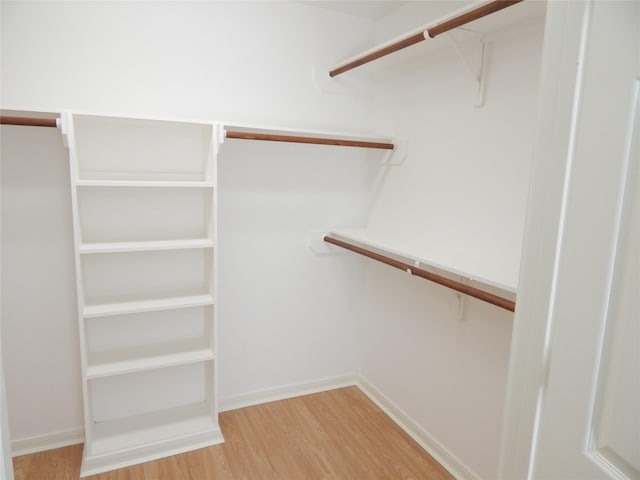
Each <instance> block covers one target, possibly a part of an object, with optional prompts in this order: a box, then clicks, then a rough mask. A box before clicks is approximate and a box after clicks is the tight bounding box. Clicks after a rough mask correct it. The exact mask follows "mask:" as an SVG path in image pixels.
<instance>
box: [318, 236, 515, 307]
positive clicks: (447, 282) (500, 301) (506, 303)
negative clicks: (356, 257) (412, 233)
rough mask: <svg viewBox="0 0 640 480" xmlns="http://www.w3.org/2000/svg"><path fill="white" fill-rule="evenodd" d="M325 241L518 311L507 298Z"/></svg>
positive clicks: (367, 251)
mask: <svg viewBox="0 0 640 480" xmlns="http://www.w3.org/2000/svg"><path fill="white" fill-rule="evenodd" d="M324 241H325V242H327V243H331V244H333V245H337V246H339V247H342V248H346V249H347V250H351V251H352V252H355V253H359V254H360V255H364V256H365V257H369V258H373V259H374V260H378V261H379V262H382V263H385V264H387V265H390V266H392V267H395V268H399V269H400V270H404V271H406V272H409V273H410V274H411V275H415V276H416V277H421V278H424V279H427V280H431V281H432V282H435V283H438V284H440V285H444V286H445V287H448V288H451V289H453V290H456V291H457V292H460V293H464V294H465V295H469V296H471V297H475V298H477V299H479V300H482V301H484V302H487V303H490V304H492V305H495V306H497V307H500V308H504V309H505V310H509V311H510V312H514V311H515V309H516V303H515V302H513V301H511V300H509V299H507V298H503V297H500V296H498V295H494V294H493V293H489V292H485V291H484V290H480V289H479V288H475V287H472V286H469V285H465V284H464V283H462V282H458V281H456V280H451V279H450V278H447V277H443V276H442V275H438V274H436V273H433V272H429V271H427V270H424V269H422V268H418V267H415V266H413V265H409V264H408V263H404V262H400V261H399V260H394V259H393V258H389V257H386V256H384V255H381V254H379V253H376V252H372V251H371V250H367V249H366V248H362V247H358V246H356V245H353V244H351V243H348V242H343V241H342V240H337V239H335V238H333V237H329V236H326V237H324Z"/></svg>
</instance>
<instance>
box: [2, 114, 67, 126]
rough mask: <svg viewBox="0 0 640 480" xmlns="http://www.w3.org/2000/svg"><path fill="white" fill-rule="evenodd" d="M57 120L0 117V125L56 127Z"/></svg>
mask: <svg viewBox="0 0 640 480" xmlns="http://www.w3.org/2000/svg"><path fill="white" fill-rule="evenodd" d="M57 122H58V119H57V118H36V117H13V116H7V115H0V125H23V126H28V127H54V128H55V127H57V126H58V123H57Z"/></svg>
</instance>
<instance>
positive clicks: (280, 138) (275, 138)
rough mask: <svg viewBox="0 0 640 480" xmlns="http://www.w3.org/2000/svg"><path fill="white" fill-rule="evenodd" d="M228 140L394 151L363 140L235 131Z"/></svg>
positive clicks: (391, 148)
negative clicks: (237, 139)
mask: <svg viewBox="0 0 640 480" xmlns="http://www.w3.org/2000/svg"><path fill="white" fill-rule="evenodd" d="M226 137H227V138H239V139H242V140H265V141H268V142H292V143H312V144H316V145H338V146H341V147H362V148H379V149H383V150H393V149H394V148H395V145H394V144H393V143H384V142H367V141H361V140H341V139H338V138H318V137H304V136H299V135H274V134H271V133H250V132H238V131H234V130H227V131H226Z"/></svg>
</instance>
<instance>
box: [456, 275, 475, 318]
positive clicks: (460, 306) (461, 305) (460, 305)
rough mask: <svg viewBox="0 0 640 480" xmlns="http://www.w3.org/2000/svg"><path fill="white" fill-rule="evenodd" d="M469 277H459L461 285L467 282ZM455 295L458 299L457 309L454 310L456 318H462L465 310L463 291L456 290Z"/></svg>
mask: <svg viewBox="0 0 640 480" xmlns="http://www.w3.org/2000/svg"><path fill="white" fill-rule="evenodd" d="M470 280H471V279H467V278H465V277H461V278H460V283H462V284H463V285H465V284H467V283H468V281H470ZM456 297H457V299H458V309H457V311H456V320H460V321H461V320H464V314H465V311H466V308H465V307H466V300H465V298H466V295H465V294H464V293H460V292H457V293H456Z"/></svg>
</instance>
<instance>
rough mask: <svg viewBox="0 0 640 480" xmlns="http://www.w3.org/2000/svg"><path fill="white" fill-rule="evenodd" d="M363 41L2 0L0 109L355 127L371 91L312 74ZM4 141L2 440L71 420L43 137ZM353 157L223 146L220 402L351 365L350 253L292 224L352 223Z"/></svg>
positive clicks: (31, 134) (30, 134) (238, 22)
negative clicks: (328, 84)
mask: <svg viewBox="0 0 640 480" xmlns="http://www.w3.org/2000/svg"><path fill="white" fill-rule="evenodd" d="M372 34H373V26H372V23H371V22H369V21H364V20H359V19H357V18H355V17H352V16H348V15H341V14H337V13H334V12H329V11H325V10H321V9H317V8H313V7H310V6H305V5H300V4H297V3H281V2H255V3H252V2H139V3H134V2H104V3H102V2H87V3H81V2H41V3H38V2H33V3H32V2H4V1H3V2H2V42H1V43H2V91H1V94H2V95H1V97H2V102H3V104H2V108H5V109H35V110H44V111H60V110H66V109H69V110H83V111H91V112H96V113H107V112H108V113H118V114H123V115H127V114H130V115H138V116H154V115H157V116H161V117H188V118H201V119H214V120H235V121H244V122H256V123H259V122H265V123H269V124H276V125H277V124H282V125H285V126H291V127H298V128H303V127H306V128H321V129H328V130H340V129H349V130H352V131H356V130H357V131H365V130H368V128H369V126H370V124H371V122H370V112H371V108H370V106H371V99H368V98H365V97H358V96H356V97H349V96H343V95H327V94H323V93H321V92H320V91H319V90H317V89H316V87H315V85H314V83H313V81H312V80H313V77H312V67H313V64H314V63H318V64H329V63H331V62H333V61H334V60H336V59H337V58H339V57H340V56H341V55H342V51H343V45H344V44H350V45H354V44H355V45H358V44H360V45H362V46H364V45H366V44H368V43H370V42H371V37H372ZM3 135H4V136H3V149H5V150H3V152H2V153H3V155H2V164H3V165H2V166H3V173H4V170H5V169H6V170H7V173H9V175H7V176H6V177H5V176H3V179H2V194H3V200H4V199H5V197H6V198H7V200H8V201H7V202H6V203H4V202H3V212H2V213H3V243H2V248H3V252H2V253H3V258H4V259H5V260H6V262H5V263H4V264H3V270H2V273H3V278H2V280H3V289H4V291H3V322H4V323H5V324H6V330H5V335H4V338H3V342H4V344H5V346H6V347H7V351H6V357H5V358H6V367H7V389H8V394H9V406H10V417H11V418H10V420H11V430H12V432H11V433H12V439H13V440H16V439H22V438H24V437H27V436H31V435H34V434H45V433H52V432H54V431H56V430H59V429H64V428H70V429H71V428H75V427H78V426H81V396H80V372H79V368H78V367H79V363H78V359H77V355H78V354H77V328H76V319H75V313H74V312H73V311H72V310H70V309H71V305H72V304H73V301H72V300H73V295H74V292H75V284H74V280H73V276H72V274H71V273H70V272H72V265H73V263H72V258H71V256H70V255H71V248H72V243H71V220H70V207H69V205H68V204H67V203H66V202H68V196H69V186H68V180H67V176H68V173H67V165H66V163H65V162H64V161H63V156H64V152H63V151H62V147H61V146H60V145H59V144H56V139H57V141H58V142H59V134H58V133H57V132H56V131H54V130H48V131H47V133H42V132H40V131H38V133H36V130H33V129H29V128H18V127H12V128H6V129H5V128H3ZM5 145H6V148H5ZM45 153H46V155H45ZM365 155H366V153H364V152H362V151H357V150H356V149H354V150H348V151H347V150H342V149H334V148H332V147H313V146H307V147H305V146H293V145H267V144H261V143H257V142H256V143H253V144H250V143H246V144H245V143H242V142H239V141H235V142H234V141H231V140H229V141H227V143H226V144H225V146H224V153H223V158H222V160H221V164H220V197H219V203H220V223H219V230H220V235H219V244H220V247H219V248H220V271H219V277H220V288H219V296H218V301H219V338H220V339H221V341H220V343H219V350H220V362H219V365H220V369H219V374H220V383H219V388H220V392H219V393H220V395H221V397H223V398H233V397H235V396H236V395H241V394H246V393H250V392H253V391H256V390H259V389H264V388H273V387H278V386H282V385H285V384H291V383H297V382H304V381H312V380H316V379H321V378H325V377H331V376H335V375H340V374H345V373H351V372H353V371H354V370H355V369H356V358H357V351H356V350H355V349H354V347H353V345H354V344H355V332H354V325H355V323H354V317H355V314H354V313H353V312H354V308H355V306H354V305H352V304H351V303H350V300H349V299H348V292H350V291H352V290H353V288H355V287H354V283H353V282H354V281H355V279H354V275H356V274H355V273H354V269H353V268H351V267H352V263H350V262H354V260H349V259H346V260H345V259H344V258H342V257H341V258H340V259H325V258H316V257H315V256H314V254H313V253H312V252H311V251H310V250H309V249H308V248H307V246H306V235H307V229H308V228H310V227H313V228H326V227H328V226H329V225H330V224H333V223H336V222H342V223H352V222H354V221H356V220H359V219H360V218H359V216H361V214H362V211H363V206H362V199H363V198H364V193H363V192H364V191H365V189H366V167H365V163H364V156H365ZM43 164H44V166H43ZM12 172H13V174H11V173H12ZM50 197H53V198H54V199H55V201H51V204H50V205H47V203H48V201H49V200H50ZM42 203H44V205H42ZM10 222H13V223H11V224H10ZM30 253H31V256H29V254H30ZM34 289H35V290H36V291H37V292H38V294H39V295H40V297H38V298H37V299H35V300H36V301H34V296H33V292H34ZM54 302H55V303H54ZM5 312H6V314H5ZM58 350H60V351H58ZM43 402H44V403H43Z"/></svg>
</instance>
